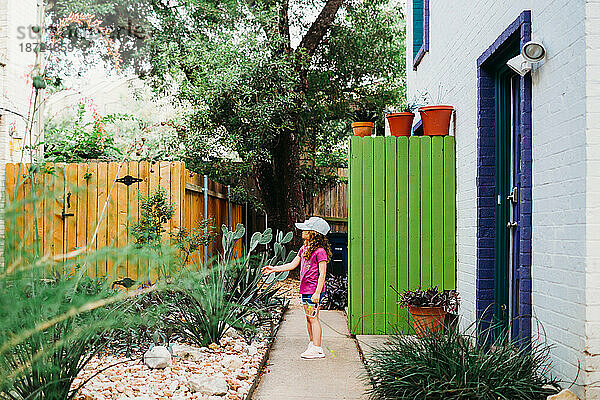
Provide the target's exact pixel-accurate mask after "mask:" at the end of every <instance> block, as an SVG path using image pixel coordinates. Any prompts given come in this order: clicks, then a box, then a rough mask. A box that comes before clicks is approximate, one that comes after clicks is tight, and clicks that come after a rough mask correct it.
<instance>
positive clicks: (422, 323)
mask: <svg viewBox="0 0 600 400" xmlns="http://www.w3.org/2000/svg"><path fill="white" fill-rule="evenodd" d="M398 304H401V305H402V306H403V307H406V308H408V310H409V311H410V314H411V316H412V318H413V324H414V328H415V333H416V334H417V336H418V337H424V336H426V335H427V334H428V333H440V332H441V331H442V327H443V325H444V320H445V318H446V314H448V313H451V314H456V313H458V304H459V297H458V293H456V291H455V290H444V291H440V290H439V289H438V287H437V286H436V287H431V288H429V289H425V290H423V289H421V288H419V289H416V290H406V291H404V292H403V293H402V294H401V295H400V301H398Z"/></svg>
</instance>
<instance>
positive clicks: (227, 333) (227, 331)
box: [223, 325, 242, 339]
mask: <svg viewBox="0 0 600 400" xmlns="http://www.w3.org/2000/svg"><path fill="white" fill-rule="evenodd" d="M223 336H224V337H230V338H234V339H239V338H241V337H242V335H240V334H239V332H238V331H236V330H235V328H233V327H232V326H229V325H227V328H226V329H225V332H224V333H223Z"/></svg>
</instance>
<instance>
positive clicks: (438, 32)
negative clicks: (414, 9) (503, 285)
mask: <svg viewBox="0 0 600 400" xmlns="http://www.w3.org/2000/svg"><path fill="white" fill-rule="evenodd" d="M408 3H409V7H408V15H407V21H408V22H409V24H408V25H409V26H408V27H407V71H408V72H407V75H408V97H409V99H411V97H412V96H415V95H417V93H419V92H422V91H424V90H425V91H427V92H429V93H430V94H431V95H432V98H433V101H436V97H437V93H438V87H439V86H440V84H441V85H442V86H443V89H444V90H443V92H444V93H445V97H444V98H443V99H441V101H442V102H443V103H447V104H452V105H454V106H455V108H456V132H455V135H456V150H457V161H456V168H457V174H456V176H457V268H458V271H457V280H458V290H459V291H460V292H461V297H462V299H463V303H462V313H463V316H464V321H463V325H468V323H470V322H472V321H473V319H474V318H475V311H474V310H475V285H476V283H475V276H476V275H475V271H476V261H477V259H476V229H477V219H476V207H477V203H476V201H477V197H476V196H477V193H476V187H475V184H476V181H475V178H476V168H474V167H475V166H476V162H477V159H476V157H477V65H476V61H477V58H478V57H479V56H480V55H481V54H482V53H483V51H485V50H486V48H487V47H488V46H489V45H490V44H492V42H493V41H494V40H495V39H496V38H497V37H498V36H499V35H500V34H501V33H502V31H503V30H504V29H505V28H506V27H507V26H508V25H509V24H510V23H511V22H512V21H513V20H514V19H515V18H516V17H517V16H518V15H519V14H520V13H521V12H522V11H523V10H525V9H530V10H531V11H532V37H533V39H536V40H542V41H543V42H544V45H545V46H546V48H547V50H548V58H547V59H546V60H545V61H544V62H543V63H542V65H541V66H539V67H538V68H536V69H535V70H534V72H533V73H532V82H533V113H532V119H533V121H532V122H533V160H534V162H533V174H534V176H533V218H532V220H533V240H532V246H533V249H532V262H533V267H532V277H533V294H532V301H533V311H534V314H535V315H536V318H537V320H538V321H539V323H540V324H541V325H542V326H543V327H544V328H545V329H546V331H547V332H548V333H549V337H548V341H549V343H550V344H552V345H554V346H555V347H554V349H553V351H552V359H553V369H552V372H553V373H554V374H556V375H558V376H559V377H560V378H562V379H564V380H566V381H569V380H572V379H574V378H575V377H576V376H577V375H578V374H577V368H578V365H579V364H581V366H582V368H583V367H585V368H586V371H587V372H586V373H582V372H580V374H579V378H578V382H577V384H578V385H576V386H575V387H574V390H575V391H576V392H577V394H578V395H579V396H581V397H583V396H587V397H586V398H589V399H592V398H593V399H600V393H598V390H597V388H596V389H594V388H591V387H586V386H585V385H584V384H585V383H588V384H589V382H592V381H594V379H592V378H594V377H595V380H600V371H598V365H600V362H598V360H597V357H595V356H591V355H590V356H588V354H600V329H599V328H600V289H598V288H600V111H598V110H600V72H599V70H598V66H600V0H587V1H583V2H576V1H569V2H567V1H564V0H535V1H534V0H526V1H523V0H496V1H489V2H486V3H485V6H481V5H475V4H474V3H473V2H471V1H467V0H459V1H453V2H438V1H431V2H430V7H431V12H430V15H431V32H430V51H429V53H428V54H426V55H425V57H424V58H423V60H422V61H421V64H420V65H419V66H418V70H417V71H416V72H415V71H413V69H412V48H411V47H412V28H411V26H410V21H411V9H410V3H411V1H410V0H408ZM592 260H594V261H593V262H592ZM596 337H597V338H598V340H596V339H595V338H596ZM592 339H593V340H592ZM586 349H588V350H590V351H591V353H590V352H586ZM598 357H600V356H598ZM586 359H587V360H588V361H586ZM586 362H587V364H586Z"/></svg>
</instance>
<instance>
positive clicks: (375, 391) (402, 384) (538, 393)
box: [368, 329, 558, 400]
mask: <svg viewBox="0 0 600 400" xmlns="http://www.w3.org/2000/svg"><path fill="white" fill-rule="evenodd" d="M483 342H485V341H483ZM549 351H550V348H549V347H548V346H546V345H534V346H532V347H519V346H518V344H517V343H513V342H511V341H509V340H499V341H497V343H495V344H494V345H492V346H487V345H484V344H478V343H477V341H476V340H475V338H474V337H471V336H468V335H463V334H461V333H460V332H459V331H458V329H449V330H448V331H447V332H445V333H444V334H437V335H436V334H434V333H431V334H428V335H426V336H425V337H423V338H421V339H416V338H415V337H413V336H409V335H401V334H396V335H392V336H391V337H390V342H388V344H386V345H384V346H382V347H379V348H376V349H375V350H374V352H373V354H372V357H371V358H370V360H369V362H368V368H369V372H370V378H371V381H372V383H373V387H372V388H371V389H370V393H369V394H370V396H371V398H373V399H397V400H403V399H428V400H436V399H440V400H441V399H444V400H498V399H502V400H514V399H520V400H538V399H539V400H542V399H546V397H547V396H548V395H550V394H554V393H556V392H557V389H558V383H557V381H556V380H555V379H553V378H549V377H548V367H549Z"/></svg>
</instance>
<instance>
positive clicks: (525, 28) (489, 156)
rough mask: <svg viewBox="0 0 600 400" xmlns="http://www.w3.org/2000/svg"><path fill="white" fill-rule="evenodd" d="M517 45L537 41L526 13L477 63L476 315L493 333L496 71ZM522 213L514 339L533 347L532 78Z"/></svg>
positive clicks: (524, 85)
mask: <svg viewBox="0 0 600 400" xmlns="http://www.w3.org/2000/svg"><path fill="white" fill-rule="evenodd" d="M514 40H518V41H519V43H520V46H521V47H522V46H523V45H524V44H525V43H526V42H528V41H529V40H531V11H529V10H526V11H523V12H522V13H521V14H520V15H519V17H518V18H517V19H516V20H515V21H514V22H513V23H511V24H510V25H509V26H508V28H506V30H504V32H502V34H501V35H500V36H499V37H498V38H497V39H496V40H495V41H494V43H493V44H492V45H491V46H490V47H489V48H488V49H487V50H486V51H485V52H484V53H483V54H482V55H481V56H480V57H479V59H478V60H477V92H478V95H477V109H478V115H477V131H478V134H477V183H476V184H477V274H476V313H477V318H478V319H480V321H481V326H480V328H481V329H487V328H488V327H489V326H490V324H491V323H492V322H493V320H494V315H493V313H494V306H493V305H494V298H495V285H494V280H495V250H494V241H495V235H496V230H495V209H496V204H497V199H496V193H495V173H496V172H495V169H496V148H495V146H496V145H495V143H496V140H495V131H496V126H495V124H496V116H495V103H496V101H495V100H496V99H495V95H496V94H495V86H494V77H493V75H492V73H490V72H488V68H489V66H490V65H492V64H493V63H494V61H497V59H498V57H500V56H501V55H502V54H503V53H504V52H505V51H506V48H507V47H508V46H509V45H510V43H511V42H513V41H514ZM519 90H520V95H521V96H520V97H521V103H520V105H519V114H520V115H519V122H518V123H519V131H520V133H521V142H520V156H521V174H520V187H521V193H520V207H519V224H520V226H519V233H520V238H519V262H518V265H517V266H516V271H514V272H515V276H516V277H517V280H516V282H515V283H516V286H515V287H514V289H513V290H516V296H517V297H518V304H517V309H515V310H513V318H514V319H513V321H512V324H513V329H512V332H513V338H518V339H522V340H525V341H529V340H530V338H531V173H532V150H531V77H530V75H529V74H528V75H526V76H525V77H522V78H521V79H520V83H519Z"/></svg>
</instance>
